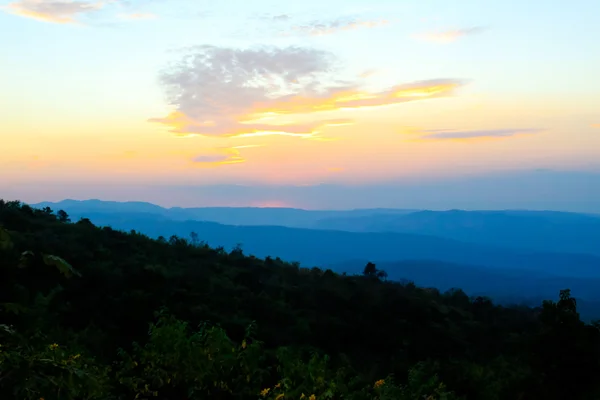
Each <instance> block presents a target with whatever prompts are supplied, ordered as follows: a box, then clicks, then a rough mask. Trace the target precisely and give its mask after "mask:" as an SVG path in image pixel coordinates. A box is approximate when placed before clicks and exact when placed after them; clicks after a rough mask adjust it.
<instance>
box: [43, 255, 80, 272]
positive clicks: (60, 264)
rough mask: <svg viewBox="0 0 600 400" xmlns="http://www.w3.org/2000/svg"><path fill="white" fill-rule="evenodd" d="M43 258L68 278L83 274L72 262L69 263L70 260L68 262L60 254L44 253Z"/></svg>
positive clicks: (45, 262)
mask: <svg viewBox="0 0 600 400" xmlns="http://www.w3.org/2000/svg"><path fill="white" fill-rule="evenodd" d="M42 258H43V259H44V264H46V265H48V266H51V267H56V268H57V269H58V270H59V271H60V272H61V273H62V274H63V275H64V276H66V277H67V278H70V277H71V276H73V275H76V276H81V274H80V273H79V272H78V271H77V270H75V268H73V267H72V266H71V264H69V263H68V262H66V261H65V260H63V259H62V258H60V257H58V256H53V255H50V254H42Z"/></svg>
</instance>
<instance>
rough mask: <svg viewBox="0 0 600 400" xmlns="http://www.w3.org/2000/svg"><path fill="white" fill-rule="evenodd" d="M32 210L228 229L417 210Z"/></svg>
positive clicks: (86, 203) (93, 203)
mask: <svg viewBox="0 0 600 400" xmlns="http://www.w3.org/2000/svg"><path fill="white" fill-rule="evenodd" d="M32 206H33V207H36V208H43V207H50V208H52V209H64V210H65V211H67V212H69V213H70V214H73V215H76V216H81V215H84V214H89V213H97V212H118V213H149V214H156V215H161V216H163V217H166V218H169V219H173V220H177V221H185V220H196V221H209V222H218V223H221V224H227V225H279V226H289V227H295V228H312V227H315V225H316V224H317V223H318V221H320V220H322V219H325V218H335V217H361V216H368V215H376V214H386V215H400V214H406V213H410V212H414V211H416V210H402V209H387V208H381V209H357V210H304V209H299V208H283V207H280V208H270V207H194V208H182V207H171V208H165V207H161V206H158V205H155V204H152V203H145V202H116V201H103V200H96V199H93V200H70V199H68V200H63V201H59V202H42V203H37V204H32Z"/></svg>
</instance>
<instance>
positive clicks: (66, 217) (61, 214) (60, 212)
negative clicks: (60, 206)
mask: <svg viewBox="0 0 600 400" xmlns="http://www.w3.org/2000/svg"><path fill="white" fill-rule="evenodd" d="M56 216H57V217H58V220H59V221H60V222H65V223H66V222H71V218H69V214H67V212H66V211H64V210H58V212H57V213H56Z"/></svg>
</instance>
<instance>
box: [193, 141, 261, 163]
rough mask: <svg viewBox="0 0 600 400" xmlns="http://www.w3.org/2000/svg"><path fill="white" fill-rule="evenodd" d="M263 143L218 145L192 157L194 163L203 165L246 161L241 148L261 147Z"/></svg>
mask: <svg viewBox="0 0 600 400" xmlns="http://www.w3.org/2000/svg"><path fill="white" fill-rule="evenodd" d="M260 146H261V145H245V146H234V147H218V148H216V149H213V151H211V152H208V153H205V154H200V155H198V156H196V157H194V158H193V159H192V163H194V164H195V165H197V166H202V167H217V166H219V165H227V164H239V163H243V162H245V161H246V159H244V158H243V157H242V155H241V154H240V149H245V148H251V147H260Z"/></svg>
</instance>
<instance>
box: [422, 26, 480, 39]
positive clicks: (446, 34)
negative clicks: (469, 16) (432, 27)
mask: <svg viewBox="0 0 600 400" xmlns="http://www.w3.org/2000/svg"><path fill="white" fill-rule="evenodd" d="M483 31H485V28H483V27H481V26H475V27H472V28H465V29H451V30H446V31H438V32H429V33H422V34H418V35H415V36H414V37H415V38H417V39H421V40H426V41H429V42H438V43H449V42H454V41H456V40H458V39H460V38H462V37H465V36H470V35H476V34H478V33H481V32H483Z"/></svg>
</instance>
